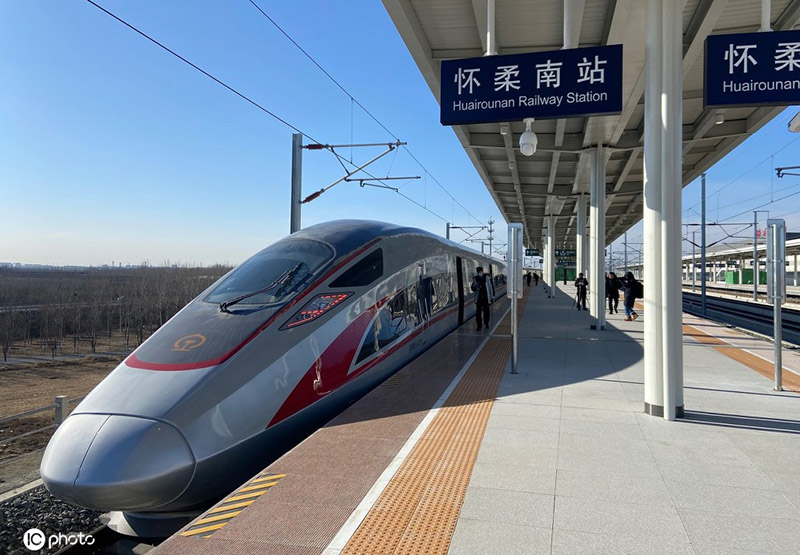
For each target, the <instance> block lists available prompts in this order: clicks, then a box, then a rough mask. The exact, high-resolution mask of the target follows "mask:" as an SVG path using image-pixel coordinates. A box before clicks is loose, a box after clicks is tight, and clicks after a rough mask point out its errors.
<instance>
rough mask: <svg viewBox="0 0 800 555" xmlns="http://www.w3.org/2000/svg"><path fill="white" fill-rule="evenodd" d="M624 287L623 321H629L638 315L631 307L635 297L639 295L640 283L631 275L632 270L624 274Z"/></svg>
mask: <svg viewBox="0 0 800 555" xmlns="http://www.w3.org/2000/svg"><path fill="white" fill-rule="evenodd" d="M623 285H624V287H625V321H626V322H630V321H632V320H636V319H637V318H638V317H639V315H638V314H637V313H636V311H635V310H634V309H633V305H634V303H636V299H637V298H640V297H641V288H642V284H641V283H640V282H639V281H638V280H637V279H636V278H635V277H633V272H628V273H627V274H625V279H624V284H623Z"/></svg>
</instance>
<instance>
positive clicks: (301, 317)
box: [282, 293, 352, 329]
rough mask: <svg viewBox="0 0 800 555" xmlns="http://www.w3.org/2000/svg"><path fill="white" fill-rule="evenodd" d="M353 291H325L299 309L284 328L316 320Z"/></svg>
mask: <svg viewBox="0 0 800 555" xmlns="http://www.w3.org/2000/svg"><path fill="white" fill-rule="evenodd" d="M351 294H352V293H323V294H322V295H317V296H316V297H314V298H313V299H311V300H310V301H308V302H307V303H306V304H305V306H303V308H301V309H300V310H298V311H297V312H296V313H295V314H294V316H292V317H291V318H290V319H289V321H288V322H286V323H285V324H284V325H283V328H282V329H288V328H294V327H296V326H299V325H301V324H305V323H306V322H310V321H312V320H315V319H317V318H319V317H320V316H322V315H323V314H325V313H326V312H328V311H329V310H330V309H332V308H333V307H335V306H337V305H339V304H341V303H342V302H344V300H345V299H346V298H347V297H349V296H350V295H351Z"/></svg>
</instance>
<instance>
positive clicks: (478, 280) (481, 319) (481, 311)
mask: <svg viewBox="0 0 800 555" xmlns="http://www.w3.org/2000/svg"><path fill="white" fill-rule="evenodd" d="M472 291H473V292H474V293H475V323H476V324H477V326H476V329H477V331H481V327H482V325H483V326H486V328H487V329H488V328H489V299H490V298H492V297H493V296H494V295H492V279H491V277H490V276H488V275H486V274H484V273H483V268H482V267H481V266H478V267H477V268H476V269H475V276H473V278H472ZM481 324H482V325H481Z"/></svg>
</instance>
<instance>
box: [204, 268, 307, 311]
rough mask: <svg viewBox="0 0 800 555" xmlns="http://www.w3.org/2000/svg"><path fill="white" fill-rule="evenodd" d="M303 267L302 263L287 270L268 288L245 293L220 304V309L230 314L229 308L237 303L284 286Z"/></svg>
mask: <svg viewBox="0 0 800 555" xmlns="http://www.w3.org/2000/svg"><path fill="white" fill-rule="evenodd" d="M302 265H303V263H302V262H300V263H299V264H297V266H295V267H294V268H292V269H291V270H286V271H285V272H283V273H282V274H281V275H280V276H278V279H276V280H275V281H273V282H272V283H270V284H269V285H267V286H266V287H262V288H261V289H257V290H256V291H251V292H250V293H245V294H244V295H239V296H238V297H235V298H233V299H231V300H229V301H223V302H221V303H219V309H220V310H221V311H222V312H228V307H230V306H233V305H235V304H236V303H238V302H241V301H243V300H245V299H249V298H250V297H255V296H256V295H260V294H261V293H266V292H267V291H269V290H270V289H273V288H275V287H277V286H278V285H282V284H284V283H286V282H287V281H288V280H289V279H291V278H292V277H293V276H294V275H295V274H296V273H297V271H298V270H299V269H300V267H301V266H302Z"/></svg>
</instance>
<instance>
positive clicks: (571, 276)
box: [556, 266, 578, 283]
mask: <svg viewBox="0 0 800 555" xmlns="http://www.w3.org/2000/svg"><path fill="white" fill-rule="evenodd" d="M565 271H566V272H567V283H570V282H574V281H575V278H576V277H578V276H577V275H576V274H575V268H568V267H566V266H556V281H560V282H563V281H564V272H565Z"/></svg>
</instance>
